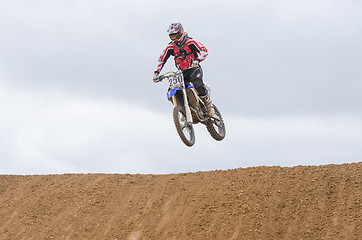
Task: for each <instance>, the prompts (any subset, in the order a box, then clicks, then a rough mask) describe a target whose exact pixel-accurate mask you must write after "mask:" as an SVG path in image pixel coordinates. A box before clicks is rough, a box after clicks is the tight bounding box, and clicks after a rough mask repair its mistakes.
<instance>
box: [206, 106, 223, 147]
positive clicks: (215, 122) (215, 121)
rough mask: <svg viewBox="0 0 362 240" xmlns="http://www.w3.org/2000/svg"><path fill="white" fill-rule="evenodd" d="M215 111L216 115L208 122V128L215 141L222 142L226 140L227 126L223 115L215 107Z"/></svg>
mask: <svg viewBox="0 0 362 240" xmlns="http://www.w3.org/2000/svg"><path fill="white" fill-rule="evenodd" d="M214 110H215V114H214V116H212V117H210V119H209V120H208V121H207V123H206V128H207V131H209V133H210V135H211V137H212V138H213V139H215V140H217V141H221V140H223V139H224V138H225V135H226V129H225V124H224V120H223V119H222V116H221V113H220V112H219V110H218V109H217V107H216V106H215V105H214Z"/></svg>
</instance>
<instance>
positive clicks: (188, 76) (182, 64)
mask: <svg viewBox="0 0 362 240" xmlns="http://www.w3.org/2000/svg"><path fill="white" fill-rule="evenodd" d="M167 33H168V35H169V37H170V39H171V42H170V43H169V44H168V45H167V47H166V48H165V49H164V50H163V52H162V54H161V56H160V57H159V59H158V64H157V68H156V70H155V71H154V75H153V81H154V82H155V83H156V82H158V81H159V73H160V72H161V70H162V68H163V66H164V65H165V63H166V61H167V59H168V58H169V57H170V56H171V55H172V56H174V59H175V65H176V67H177V68H178V69H180V70H181V71H182V73H183V75H184V79H185V81H186V82H192V84H193V85H194V87H195V89H196V90H197V92H198V94H199V96H200V97H201V99H202V101H203V102H204V103H205V106H206V108H207V113H208V115H209V116H210V117H211V116H213V115H214V114H215V110H214V108H213V105H212V102H211V100H210V94H209V93H208V90H207V88H206V86H205V84H204V82H203V81H202V77H203V74H202V69H201V66H200V64H199V63H200V62H202V61H203V60H205V58H206V56H207V55H208V53H207V49H206V48H205V46H204V45H202V44H201V43H200V42H198V41H195V40H193V39H192V38H191V37H189V36H188V34H187V33H186V32H184V30H183V27H182V25H181V23H172V24H171V25H170V26H169V28H168V30H167Z"/></svg>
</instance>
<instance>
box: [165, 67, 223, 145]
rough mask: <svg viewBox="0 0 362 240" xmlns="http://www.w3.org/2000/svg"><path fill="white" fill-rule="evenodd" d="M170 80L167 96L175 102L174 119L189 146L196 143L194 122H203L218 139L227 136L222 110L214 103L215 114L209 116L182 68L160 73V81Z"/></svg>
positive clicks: (182, 138) (178, 130)
mask: <svg viewBox="0 0 362 240" xmlns="http://www.w3.org/2000/svg"><path fill="white" fill-rule="evenodd" d="M164 79H167V80H168V83H169V89H168V92H167V98H168V100H169V101H171V103H172V104H173V106H174V107H173V121H174V123H175V126H176V130H177V133H178V135H179V136H180V138H181V140H182V141H183V142H184V143H185V144H186V145H187V146H189V147H191V146H193V145H194V144H195V131H194V128H193V124H197V123H202V124H204V125H205V126H206V128H207V130H208V132H209V133H210V135H211V137H212V138H214V139H215V140H217V141H221V140H223V139H224V138H225V134H226V130H225V124H224V121H223V118H222V116H221V113H220V111H219V110H218V109H217V107H216V106H215V104H213V107H214V110H215V114H214V115H213V116H211V117H210V116H209V115H208V113H207V108H206V106H205V104H204V102H203V101H202V99H201V98H200V97H199V95H198V94H197V91H196V90H195V88H194V86H193V85H192V83H189V82H185V81H184V76H183V74H182V72H181V71H180V70H178V71H176V72H168V73H165V74H163V75H160V76H159V78H158V81H162V80H164Z"/></svg>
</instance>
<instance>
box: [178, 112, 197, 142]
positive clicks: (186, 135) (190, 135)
mask: <svg viewBox="0 0 362 240" xmlns="http://www.w3.org/2000/svg"><path fill="white" fill-rule="evenodd" d="M173 121H174V123H175V126H176V130H177V133H178V135H179V136H180V138H181V140H182V141H183V142H184V143H185V144H186V146H189V147H191V146H193V145H194V144H195V132H194V128H193V126H192V124H191V123H190V124H189V123H187V118H186V112H185V109H184V108H183V107H181V106H176V107H174V109H173Z"/></svg>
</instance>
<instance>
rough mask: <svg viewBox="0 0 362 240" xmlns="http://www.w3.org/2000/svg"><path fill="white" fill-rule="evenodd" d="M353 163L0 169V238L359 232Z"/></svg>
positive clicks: (361, 195)
mask: <svg viewBox="0 0 362 240" xmlns="http://www.w3.org/2000/svg"><path fill="white" fill-rule="evenodd" d="M361 179H362V163H361V162H359V163H351V164H341V165H333V164H331V165H322V166H296V167H278V166H275V167H265V166H261V167H252V168H245V169H243V168H238V169H231V170H215V171H209V172H196V173H179V174H163V175H152V174H145V175H143V174H62V175H33V176H30V175H25V176H14V175H0V239H10V240H11V239H17V240H18V239H111V240H115V239H125V240H141V239H157V240H159V239H291V238H293V239H362V220H361V219H362V215H361V211H362V210H361V199H362V190H361Z"/></svg>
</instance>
